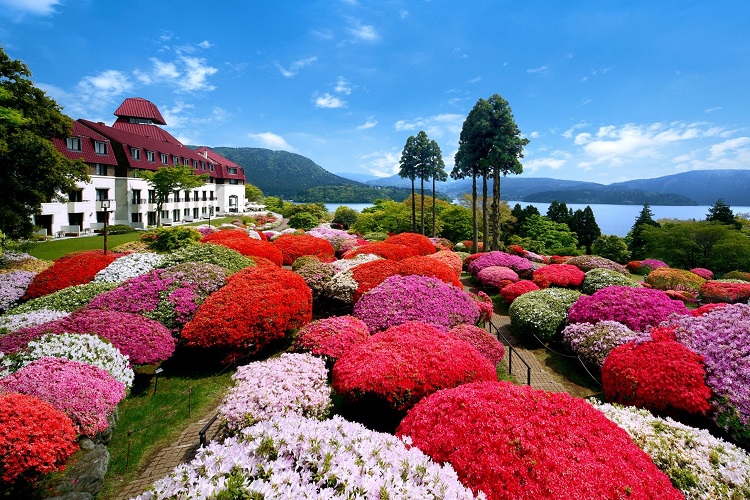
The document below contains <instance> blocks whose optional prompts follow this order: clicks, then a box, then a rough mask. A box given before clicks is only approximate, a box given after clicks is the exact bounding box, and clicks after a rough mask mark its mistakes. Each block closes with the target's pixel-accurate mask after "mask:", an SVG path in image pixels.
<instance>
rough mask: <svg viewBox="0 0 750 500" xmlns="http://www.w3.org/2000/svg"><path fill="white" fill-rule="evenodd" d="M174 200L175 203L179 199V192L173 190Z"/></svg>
mask: <svg viewBox="0 0 750 500" xmlns="http://www.w3.org/2000/svg"><path fill="white" fill-rule="evenodd" d="M174 201H175V203H177V202H178V201H180V192H179V191H175V192H174Z"/></svg>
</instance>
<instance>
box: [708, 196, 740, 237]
mask: <svg viewBox="0 0 750 500" xmlns="http://www.w3.org/2000/svg"><path fill="white" fill-rule="evenodd" d="M706 221H707V222H718V223H719V224H731V225H732V226H736V227H737V229H739V228H740V225H737V221H736V219H735V217H734V213H733V212H732V209H731V208H729V205H727V204H726V203H725V202H724V200H723V199H722V198H719V199H718V200H716V203H714V204H713V205H712V206H711V207H709V209H708V213H707V214H706Z"/></svg>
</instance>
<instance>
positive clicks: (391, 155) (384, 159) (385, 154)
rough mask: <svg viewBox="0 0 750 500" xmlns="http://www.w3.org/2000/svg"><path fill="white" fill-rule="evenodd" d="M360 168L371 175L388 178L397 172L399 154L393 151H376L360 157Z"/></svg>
mask: <svg viewBox="0 0 750 500" xmlns="http://www.w3.org/2000/svg"><path fill="white" fill-rule="evenodd" d="M360 160H361V161H362V163H361V166H362V167H364V168H366V169H367V170H368V171H369V172H370V173H371V174H372V175H377V176H378V177H390V176H392V175H394V174H397V173H398V171H399V161H400V160H401V153H400V152H398V153H396V152H394V151H376V152H373V153H370V154H367V155H364V156H361V157H360Z"/></svg>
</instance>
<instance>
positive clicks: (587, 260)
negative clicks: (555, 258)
mask: <svg viewBox="0 0 750 500" xmlns="http://www.w3.org/2000/svg"><path fill="white" fill-rule="evenodd" d="M565 263H566V264H570V265H571V266H576V267H577V268H578V269H580V270H581V271H583V272H588V271H591V270H592V269H608V270H610V271H614V272H616V273H619V274H629V273H628V269H627V268H626V267H625V266H623V265H622V264H618V263H617V262H615V261H613V260H609V259H605V258H604V257H599V256H598V255H578V256H576V257H571V258H570V259H568V260H566V261H565Z"/></svg>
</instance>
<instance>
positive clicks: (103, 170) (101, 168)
mask: <svg viewBox="0 0 750 500" xmlns="http://www.w3.org/2000/svg"><path fill="white" fill-rule="evenodd" d="M96 175H107V166H106V165H102V164H101V163H97V164H96Z"/></svg>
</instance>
